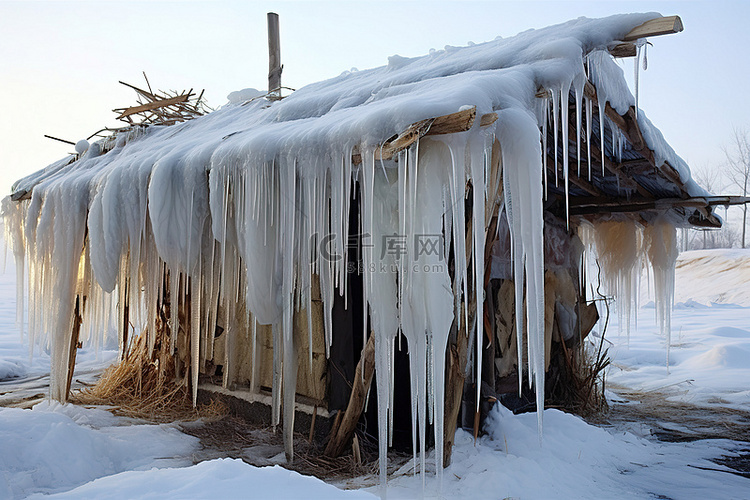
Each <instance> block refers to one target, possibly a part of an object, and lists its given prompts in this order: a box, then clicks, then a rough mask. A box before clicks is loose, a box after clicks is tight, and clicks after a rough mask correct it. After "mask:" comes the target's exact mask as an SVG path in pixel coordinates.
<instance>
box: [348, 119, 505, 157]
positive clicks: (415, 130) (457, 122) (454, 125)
mask: <svg viewBox="0 0 750 500" xmlns="http://www.w3.org/2000/svg"><path fill="white" fill-rule="evenodd" d="M476 116H477V108H476V107H471V108H468V109H464V110H461V111H457V112H455V113H451V114H449V115H443V116H438V117H435V118H427V119H425V120H420V121H418V122H415V123H412V124H411V125H409V127H407V128H406V130H404V131H403V132H401V133H400V134H397V135H394V136H393V137H391V138H390V139H388V140H387V141H385V142H384V143H383V144H382V145H380V146H378V147H376V148H375V151H374V154H375V160H390V159H391V158H393V157H394V156H396V155H397V154H398V153H399V152H400V151H403V150H404V149H406V148H408V147H409V146H411V145H412V144H414V143H415V142H417V141H418V140H419V139H421V138H422V137H429V136H433V135H445V134H455V133H458V132H465V131H467V130H469V129H470V128H471V127H472V126H474V121H475V119H476ZM497 118H498V115H497V113H487V114H485V115H482V116H481V118H480V119H479V126H480V127H487V126H490V125H492V124H493V123H495V122H496V121H497ZM352 163H354V164H355V165H359V164H361V163H362V153H361V152H360V150H359V149H358V148H355V150H354V152H353V153H352Z"/></svg>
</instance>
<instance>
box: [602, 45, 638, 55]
mask: <svg viewBox="0 0 750 500" xmlns="http://www.w3.org/2000/svg"><path fill="white" fill-rule="evenodd" d="M609 53H610V54H612V56H613V57H635V55H636V54H637V53H638V50H637V49H636V46H635V44H634V43H630V42H628V43H619V44H617V45H615V46H614V47H612V48H611V49H609Z"/></svg>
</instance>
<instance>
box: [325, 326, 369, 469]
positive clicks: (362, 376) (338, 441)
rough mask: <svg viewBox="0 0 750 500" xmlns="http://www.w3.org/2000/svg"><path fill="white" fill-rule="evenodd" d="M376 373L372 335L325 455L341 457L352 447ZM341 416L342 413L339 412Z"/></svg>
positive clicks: (358, 365)
mask: <svg viewBox="0 0 750 500" xmlns="http://www.w3.org/2000/svg"><path fill="white" fill-rule="evenodd" d="M374 371H375V335H374V334H371V335H370V338H369V339H368V340H367V344H365V347H364V349H362V356H361V357H360V359H359V363H357V368H356V370H355V371H354V380H353V381H352V392H351V394H350V395H349V403H348V404H347V406H346V411H345V412H344V413H343V417H340V418H339V416H338V415H337V416H336V422H335V423H334V426H333V429H331V438H330V439H329V440H328V444H327V445H326V449H325V451H324V452H323V454H324V455H326V456H327V457H331V458H336V457H338V456H340V455H341V454H342V453H343V452H344V450H346V448H347V447H348V446H349V445H350V443H351V440H352V435H353V434H354V429H355V428H356V427H357V422H359V417H360V416H361V415H362V411H363V410H364V408H365V400H366V398H367V393H368V389H369V387H370V383H371V382H372V375H373V372H374ZM339 415H341V412H339Z"/></svg>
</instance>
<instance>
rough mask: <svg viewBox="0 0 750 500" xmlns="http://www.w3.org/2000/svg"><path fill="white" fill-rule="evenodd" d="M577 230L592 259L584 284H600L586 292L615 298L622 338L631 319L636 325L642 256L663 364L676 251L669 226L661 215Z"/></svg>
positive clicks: (668, 340) (673, 230)
mask: <svg viewBox="0 0 750 500" xmlns="http://www.w3.org/2000/svg"><path fill="white" fill-rule="evenodd" d="M579 232H580V236H581V239H582V240H583V241H584V242H585V244H586V246H587V248H588V252H587V258H589V259H595V263H593V262H589V263H587V264H586V267H587V269H588V271H589V273H590V276H589V278H590V279H589V281H590V285H591V286H592V287H598V285H599V280H600V279H601V284H602V285H604V287H603V290H599V291H596V290H594V293H592V296H596V295H597V294H608V295H611V296H614V297H615V298H616V307H617V314H618V320H619V321H618V326H619V329H620V333H622V329H623V326H624V328H625V331H626V332H627V336H628V340H629V339H630V328H631V325H632V324H633V323H635V326H636V328H637V319H638V314H637V311H638V307H639V295H640V288H641V282H640V281H641V276H642V271H643V270H644V267H645V268H646V270H647V271H648V267H646V262H645V259H644V257H647V258H648V263H649V264H650V265H651V270H652V272H653V286H654V299H655V300H654V303H655V306H656V308H655V309H656V320H657V324H658V325H659V329H660V331H661V335H662V336H663V337H664V339H665V342H666V348H667V349H666V356H667V367H669V347H670V344H671V318H672V306H673V305H674V278H675V264H676V262H677V256H678V253H679V249H678V247H677V229H676V227H675V225H674V224H673V223H672V222H670V221H668V220H667V219H666V218H665V217H659V218H657V219H656V220H654V221H653V222H652V223H650V224H648V225H645V226H644V225H642V224H640V223H638V222H636V221H634V220H632V219H621V220H604V221H599V222H596V223H595V224H593V225H589V224H584V225H582V226H580V231H579ZM599 271H601V272H599ZM649 285H650V283H649Z"/></svg>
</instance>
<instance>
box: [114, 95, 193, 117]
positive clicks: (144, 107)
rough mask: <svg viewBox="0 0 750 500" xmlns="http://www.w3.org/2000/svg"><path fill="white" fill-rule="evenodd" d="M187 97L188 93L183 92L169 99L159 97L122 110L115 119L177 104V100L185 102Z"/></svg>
mask: <svg viewBox="0 0 750 500" xmlns="http://www.w3.org/2000/svg"><path fill="white" fill-rule="evenodd" d="M188 99H190V94H183V95H178V96H176V97H171V98H169V99H161V100H158V101H154V102H149V103H146V104H141V105H140V106H133V107H131V108H126V109H125V110H123V111H122V113H121V114H120V116H118V117H117V119H118V120H120V119H122V118H125V117H127V116H130V115H134V114H137V113H143V112H144V111H151V110H154V109H159V108H163V107H165V106H171V105H173V104H177V103H179V102H185V101H187V100H188ZM114 111H115V112H116V111H119V110H117V109H116V110H114Z"/></svg>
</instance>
